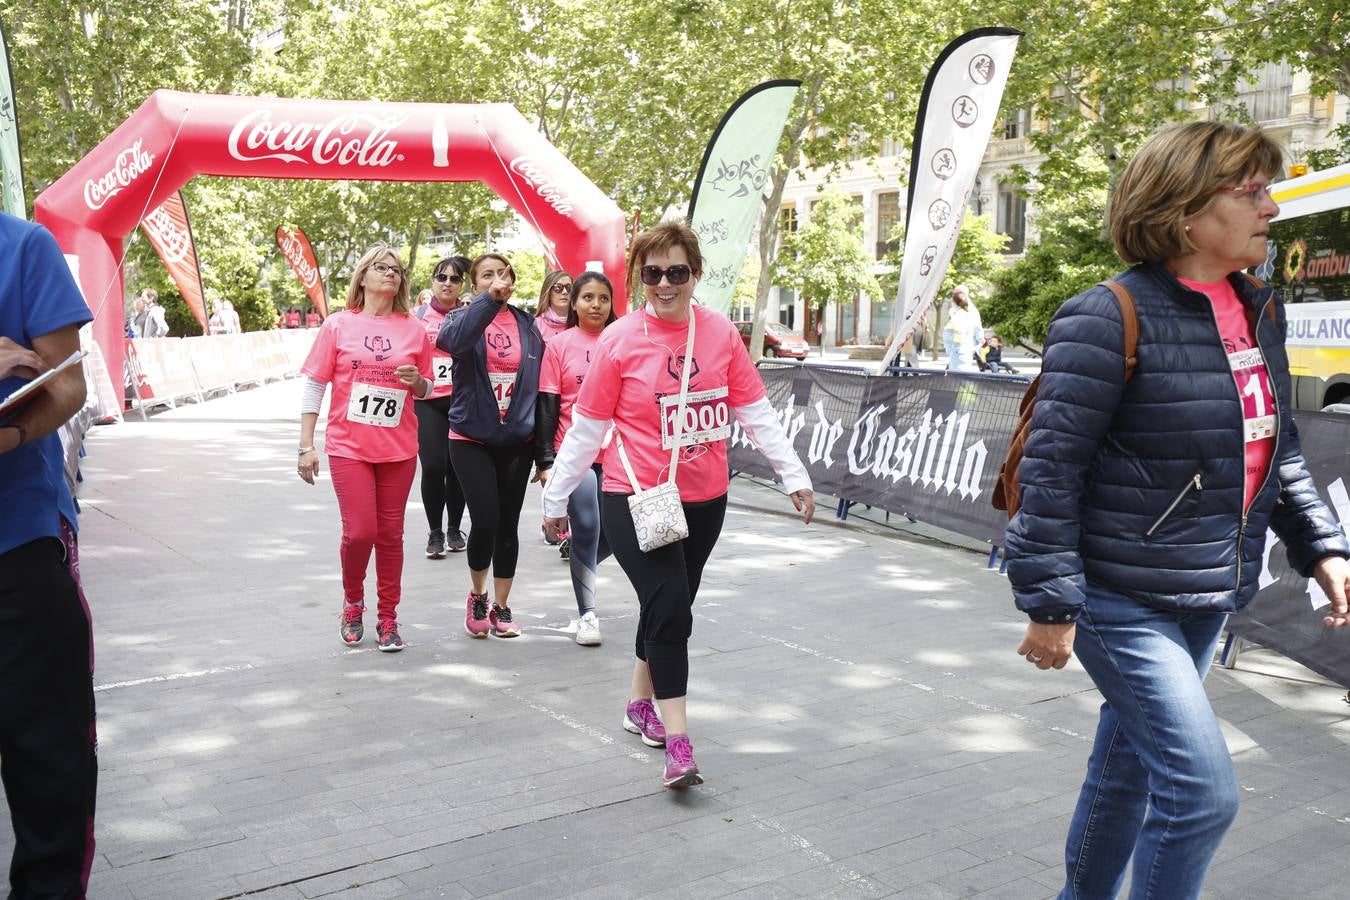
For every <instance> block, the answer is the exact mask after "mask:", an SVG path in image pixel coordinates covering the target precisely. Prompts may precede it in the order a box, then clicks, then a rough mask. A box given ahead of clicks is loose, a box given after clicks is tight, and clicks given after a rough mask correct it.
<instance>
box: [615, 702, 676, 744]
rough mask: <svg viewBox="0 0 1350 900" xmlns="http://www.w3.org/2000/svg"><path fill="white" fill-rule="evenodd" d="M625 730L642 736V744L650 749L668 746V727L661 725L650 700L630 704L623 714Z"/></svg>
mask: <svg viewBox="0 0 1350 900" xmlns="http://www.w3.org/2000/svg"><path fill="white" fill-rule="evenodd" d="M623 730H624V731H631V732H632V733H633V734H636V735H640V736H641V737H642V743H644V744H646V745H647V746H648V747H664V746H665V745H666V726H664V725H662V724H661V720H660V718H658V717H657V715H656V707H655V706H653V705H652V701H650V700H634V701H632V702H631V703H629V704H628V709H626V710H625V711H624V714H623Z"/></svg>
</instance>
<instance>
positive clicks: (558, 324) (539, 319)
mask: <svg viewBox="0 0 1350 900" xmlns="http://www.w3.org/2000/svg"><path fill="white" fill-rule="evenodd" d="M534 324H535V327H536V328H538V329H539V336H540V337H542V338H543V339H544V343H545V344H547V343H548V342H549V341H551V340H553V339H554V338H555V337H557V336H558V335H560V334H562V333H563V332H564V331H566V330H567V319H566V318H561V319H560V318H558V317H557V316H555V315H554V314H553V310H551V309H550V310H547V311H546V312H545V313H544V314H543V315H542V316H536V317H535V320H534Z"/></svg>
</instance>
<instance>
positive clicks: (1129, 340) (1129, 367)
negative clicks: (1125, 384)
mask: <svg viewBox="0 0 1350 900" xmlns="http://www.w3.org/2000/svg"><path fill="white" fill-rule="evenodd" d="M1101 285H1102V287H1104V288H1106V289H1107V290H1108V291H1110V292H1111V293H1112V294H1115V296H1116V302H1117V303H1119V304H1120V318H1121V322H1122V324H1123V325H1124V326H1125V380H1126V381H1129V380H1130V378H1131V376H1133V375H1134V367H1135V366H1136V365H1138V363H1139V355H1138V351H1139V310H1137V309H1136V308H1135V306H1134V298H1133V297H1131V296H1130V292H1129V290H1128V289H1126V287H1125V285H1123V284H1121V283H1120V282H1119V281H1103V282H1101Z"/></svg>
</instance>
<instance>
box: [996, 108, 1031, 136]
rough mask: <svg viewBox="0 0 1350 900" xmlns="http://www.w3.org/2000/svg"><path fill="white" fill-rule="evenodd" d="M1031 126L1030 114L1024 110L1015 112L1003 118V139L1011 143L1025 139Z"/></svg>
mask: <svg viewBox="0 0 1350 900" xmlns="http://www.w3.org/2000/svg"><path fill="white" fill-rule="evenodd" d="M1030 126H1031V113H1030V112H1029V111H1028V110H1025V109H1019V110H1015V111H1014V112H1010V113H1008V115H1006V116H1004V118H1003V139H1004V140H1005V141H1011V140H1014V139H1016V138H1020V137H1026V136H1027V131H1028V130H1029V129H1030Z"/></svg>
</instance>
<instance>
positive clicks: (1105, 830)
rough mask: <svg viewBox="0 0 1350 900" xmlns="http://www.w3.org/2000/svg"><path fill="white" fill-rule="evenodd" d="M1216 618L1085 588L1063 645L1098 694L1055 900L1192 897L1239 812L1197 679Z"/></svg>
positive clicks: (1232, 778) (1218, 627)
mask: <svg viewBox="0 0 1350 900" xmlns="http://www.w3.org/2000/svg"><path fill="white" fill-rule="evenodd" d="M1226 621H1227V616H1226V615H1224V614H1221V613H1178V612H1169V611H1166V610H1160V609H1154V608H1152V607H1149V606H1145V605H1144V604H1142V603H1138V602H1136V601H1134V600H1131V599H1130V598H1128V597H1126V596H1124V595H1122V594H1118V593H1116V592H1115V591H1112V590H1108V589H1106V588H1103V587H1100V586H1098V585H1093V584H1089V585H1088V586H1087V604H1086V606H1085V607H1084V609H1083V612H1082V614H1081V615H1080V616H1079V619H1078V631H1077V635H1076V637H1075V640H1074V652H1075V653H1077V654H1078V658H1079V660H1080V661H1081V662H1082V663H1083V668H1085V669H1086V670H1087V672H1088V674H1089V675H1091V676H1092V681H1093V683H1095V684H1096V685H1097V689H1098V690H1099V691H1100V692H1101V695H1102V698H1103V699H1104V700H1105V702H1104V703H1103V704H1102V708H1101V719H1100V721H1099V722H1098V725H1097V736H1096V740H1095V742H1094V743H1093V745H1092V755H1091V756H1090V757H1089V759H1088V771H1087V779H1086V780H1085V781H1084V782H1083V790H1082V793H1080V794H1079V797H1078V806H1077V808H1075V809H1074V813H1073V820H1072V822H1071V823H1070V825H1069V837H1068V842H1067V845H1066V847H1065V851H1064V860H1065V866H1066V870H1067V872H1066V875H1067V879H1066V882H1065V886H1064V890H1063V891H1062V892H1060V895H1059V896H1060V900H1096V898H1111V897H1115V895H1116V892H1117V891H1119V890H1120V884H1121V881H1122V880H1124V877H1125V866H1126V865H1127V864H1128V863H1129V862H1130V856H1131V855H1132V854H1133V856H1134V865H1133V869H1132V874H1131V879H1130V897H1131V898H1132V900H1143V898H1166V900H1185V898H1194V897H1198V896H1199V894H1200V888H1201V886H1202V885H1203V883H1204V880H1205V870H1206V869H1207V868H1208V867H1209V863H1210V860H1211V859H1213V857H1214V852H1215V851H1216V850H1218V849H1219V843H1220V842H1221V841H1222V840H1223V836H1224V833H1225V832H1227V830H1228V826H1230V825H1231V824H1232V823H1233V819H1234V818H1235V817H1236V816H1237V810H1238V785H1237V777H1236V775H1235V774H1234V772H1233V762H1232V760H1231V759H1230V758H1229V755H1228V746H1227V745H1226V744H1225V743H1224V739H1223V733H1222V732H1221V731H1220V729H1219V722H1218V719H1216V718H1215V716H1214V710H1213V709H1212V708H1211V707H1210V705H1209V698H1208V697H1207V696H1205V688H1204V683H1203V682H1204V678H1205V673H1206V672H1207V671H1208V670H1209V664H1210V661H1211V660H1212V659H1213V657H1214V648H1215V646H1216V645H1217V644H1218V641H1219V634H1220V633H1221V632H1222V631H1223V626H1224V623H1225V622H1226Z"/></svg>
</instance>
